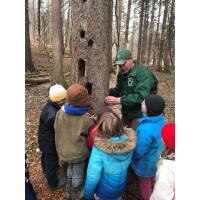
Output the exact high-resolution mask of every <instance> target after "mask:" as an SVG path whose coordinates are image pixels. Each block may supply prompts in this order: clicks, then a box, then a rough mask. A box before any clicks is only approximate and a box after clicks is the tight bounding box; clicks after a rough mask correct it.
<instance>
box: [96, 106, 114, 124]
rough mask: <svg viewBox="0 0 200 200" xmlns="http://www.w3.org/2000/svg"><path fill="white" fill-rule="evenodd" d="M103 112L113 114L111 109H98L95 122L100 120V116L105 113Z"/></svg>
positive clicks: (106, 107) (105, 107) (104, 107)
mask: <svg viewBox="0 0 200 200" xmlns="http://www.w3.org/2000/svg"><path fill="white" fill-rule="evenodd" d="M105 112H111V113H114V112H113V110H112V109H111V108H109V107H108V106H103V107H102V108H100V109H99V110H98V111H97V118H96V120H97V122H98V121H99V120H100V118H101V116H102V115H103V114H104V113H105Z"/></svg>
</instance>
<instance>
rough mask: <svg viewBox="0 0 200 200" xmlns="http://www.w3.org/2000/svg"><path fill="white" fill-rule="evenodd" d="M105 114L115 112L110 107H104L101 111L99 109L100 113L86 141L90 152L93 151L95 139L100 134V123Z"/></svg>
mask: <svg viewBox="0 0 200 200" xmlns="http://www.w3.org/2000/svg"><path fill="white" fill-rule="evenodd" d="M105 112H113V111H112V109H111V108H109V107H108V106H104V107H102V108H101V109H99V110H98V112H97V117H96V119H95V120H94V124H93V125H92V126H91V127H90V128H89V131H88V136H87V140H86V141H87V145H88V147H89V149H90V150H91V149H92V147H93V145H94V140H95V137H96V135H97V132H98V122H99V120H100V118H101V116H102V115H103V113H105Z"/></svg>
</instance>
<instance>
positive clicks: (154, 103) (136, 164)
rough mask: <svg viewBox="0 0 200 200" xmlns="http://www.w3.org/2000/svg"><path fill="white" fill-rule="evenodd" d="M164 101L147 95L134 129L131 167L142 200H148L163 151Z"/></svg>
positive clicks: (158, 97)
mask: <svg viewBox="0 0 200 200" xmlns="http://www.w3.org/2000/svg"><path fill="white" fill-rule="evenodd" d="M164 108H165V101H164V100H163V98H162V97H160V96H159V95H148V96H146V97H145V99H144V101H143V102H142V105H141V110H142V112H143V118H141V119H140V120H139V121H138V127H137V129H136V134H137V145H136V148H135V150H134V152H133V157H132V161H131V167H132V170H133V171H134V173H135V174H136V175H137V176H138V180H139V190H140V191H139V193H140V196H141V198H142V200H149V198H150V196H151V193H152V190H153V187H154V183H155V175H156V163H157V162H158V160H159V158H160V154H161V152H162V149H163V144H162V140H161V129H162V127H163V126H164V125H165V120H164V117H163V111H164Z"/></svg>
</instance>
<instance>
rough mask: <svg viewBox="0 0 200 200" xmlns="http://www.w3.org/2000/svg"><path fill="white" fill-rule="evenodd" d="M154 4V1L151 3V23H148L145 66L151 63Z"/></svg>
mask: <svg viewBox="0 0 200 200" xmlns="http://www.w3.org/2000/svg"><path fill="white" fill-rule="evenodd" d="M155 3H156V0H153V2H152V10H151V23H150V34H149V40H148V55H147V64H148V65H149V64H150V61H151V49H152V39H153V32H154V31H153V27H154V12H155Z"/></svg>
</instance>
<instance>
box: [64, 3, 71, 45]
mask: <svg viewBox="0 0 200 200" xmlns="http://www.w3.org/2000/svg"><path fill="white" fill-rule="evenodd" d="M70 8H71V2H70V1H69V4H68V12H67V21H66V26H65V49H66V48H67V46H68V37H69V28H70V27H69V21H70Z"/></svg>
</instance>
